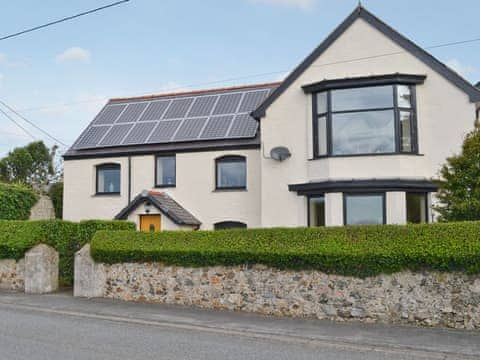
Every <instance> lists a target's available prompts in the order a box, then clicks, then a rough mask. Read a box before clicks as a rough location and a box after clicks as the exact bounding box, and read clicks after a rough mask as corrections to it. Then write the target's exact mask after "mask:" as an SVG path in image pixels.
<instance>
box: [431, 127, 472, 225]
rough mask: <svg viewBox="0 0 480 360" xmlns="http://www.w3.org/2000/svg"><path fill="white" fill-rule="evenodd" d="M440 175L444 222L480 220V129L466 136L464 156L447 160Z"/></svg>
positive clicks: (439, 206)
mask: <svg viewBox="0 0 480 360" xmlns="http://www.w3.org/2000/svg"><path fill="white" fill-rule="evenodd" d="M440 175H441V180H439V181H438V184H439V190H438V194H437V198H438V200H439V204H438V205H437V206H435V210H436V211H438V212H439V213H440V220H441V221H467V220H480V129H475V130H474V131H472V132H471V133H470V134H468V135H467V136H466V138H465V141H464V143H463V145H462V152H461V153H460V154H459V155H455V156H452V157H450V158H448V159H447V162H446V163H445V164H444V165H443V166H442V168H441V170H440Z"/></svg>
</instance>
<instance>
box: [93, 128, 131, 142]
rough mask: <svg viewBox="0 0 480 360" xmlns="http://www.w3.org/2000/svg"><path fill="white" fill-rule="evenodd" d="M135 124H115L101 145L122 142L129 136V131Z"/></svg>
mask: <svg viewBox="0 0 480 360" xmlns="http://www.w3.org/2000/svg"><path fill="white" fill-rule="evenodd" d="M132 126H133V124H122V125H114V126H112V127H111V128H110V130H109V131H108V133H107V134H106V135H105V136H104V138H103V139H102V141H101V142H100V145H104V146H113V145H118V144H121V143H122V140H123V139H124V138H125V136H127V133H128V131H129V130H130V129H131V128H132Z"/></svg>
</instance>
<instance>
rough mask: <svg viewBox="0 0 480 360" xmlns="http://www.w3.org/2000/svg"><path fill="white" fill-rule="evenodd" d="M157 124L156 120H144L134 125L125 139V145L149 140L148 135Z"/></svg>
mask: <svg viewBox="0 0 480 360" xmlns="http://www.w3.org/2000/svg"><path fill="white" fill-rule="evenodd" d="M155 125H157V123H156V122H143V123H137V124H135V125H134V127H133V129H132V130H131V131H130V133H129V134H128V135H127V137H126V138H125V139H124V140H123V145H132V144H143V143H145V141H147V138H148V135H150V133H151V132H152V130H153V128H154V127H155Z"/></svg>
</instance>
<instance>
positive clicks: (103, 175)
mask: <svg viewBox="0 0 480 360" xmlns="http://www.w3.org/2000/svg"><path fill="white" fill-rule="evenodd" d="M97 194H120V165H118V164H104V165H99V166H97Z"/></svg>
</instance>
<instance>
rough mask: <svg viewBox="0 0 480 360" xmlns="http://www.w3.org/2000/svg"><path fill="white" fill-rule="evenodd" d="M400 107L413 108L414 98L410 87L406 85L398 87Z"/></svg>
mask: <svg viewBox="0 0 480 360" xmlns="http://www.w3.org/2000/svg"><path fill="white" fill-rule="evenodd" d="M397 97H398V100H397V101H398V106H399V107H401V108H410V107H412V96H411V91H410V87H409V86H406V85H398V86H397Z"/></svg>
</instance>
